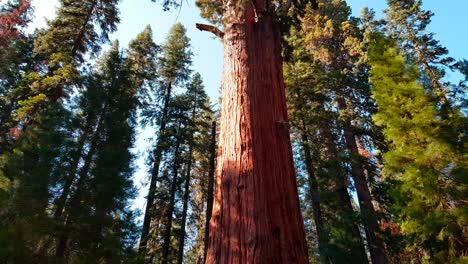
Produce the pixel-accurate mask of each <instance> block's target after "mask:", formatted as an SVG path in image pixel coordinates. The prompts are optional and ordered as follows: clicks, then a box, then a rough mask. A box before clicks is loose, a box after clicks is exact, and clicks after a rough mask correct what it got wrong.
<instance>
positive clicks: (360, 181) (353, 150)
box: [338, 98, 388, 264]
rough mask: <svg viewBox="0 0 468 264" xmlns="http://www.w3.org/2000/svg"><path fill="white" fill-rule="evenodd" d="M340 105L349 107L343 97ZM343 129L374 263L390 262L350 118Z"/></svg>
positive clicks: (343, 107) (339, 101)
mask: <svg viewBox="0 0 468 264" xmlns="http://www.w3.org/2000/svg"><path fill="white" fill-rule="evenodd" d="M338 107H339V108H340V110H345V109H346V108H347V107H346V102H345V100H344V99H343V98H338ZM343 131H344V138H345V143H346V148H347V149H348V151H349V155H350V161H351V176H352V177H353V180H354V185H355V188H356V193H357V196H358V200H359V208H360V210H361V215H362V216H363V219H364V220H365V231H366V238H367V243H368V245H369V251H370V256H371V259H372V263H374V264H385V263H388V260H387V257H386V254H385V247H384V243H383V241H382V239H380V237H379V236H378V235H376V232H377V230H378V228H379V223H378V221H377V216H376V213H375V210H374V205H373V204H372V196H371V193H370V190H369V185H368V184H367V179H366V174H365V171H364V169H363V167H362V163H361V162H360V160H359V150H358V146H357V144H356V136H355V134H354V132H353V129H352V127H351V124H350V122H349V120H346V121H345V123H344V124H343Z"/></svg>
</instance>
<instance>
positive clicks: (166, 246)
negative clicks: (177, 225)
mask: <svg viewBox="0 0 468 264" xmlns="http://www.w3.org/2000/svg"><path fill="white" fill-rule="evenodd" d="M179 131H180V123H179V125H178V128H177V134H179V133H180V132H179ZM180 137H181V135H177V143H176V146H175V150H174V164H173V168H172V182H171V190H170V191H171V193H170V194H171V197H170V198H169V208H168V210H167V214H166V228H165V230H164V236H163V237H164V242H163V248H162V251H163V253H162V257H161V259H162V261H161V263H162V264H167V263H168V260H169V254H170V251H171V233H172V214H173V213H174V204H175V193H176V191H177V175H178V171H179V167H180V164H179V161H180V159H179V156H180V144H181V138H180Z"/></svg>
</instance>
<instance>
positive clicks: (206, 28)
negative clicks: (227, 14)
mask: <svg viewBox="0 0 468 264" xmlns="http://www.w3.org/2000/svg"><path fill="white" fill-rule="evenodd" d="M195 26H196V27H197V28H198V30H200V31H208V32H211V33H213V34H214V35H215V36H217V37H219V38H221V39H222V38H223V37H224V32H223V31H221V30H219V28H217V27H215V26H212V25H206V24H199V23H196V24H195Z"/></svg>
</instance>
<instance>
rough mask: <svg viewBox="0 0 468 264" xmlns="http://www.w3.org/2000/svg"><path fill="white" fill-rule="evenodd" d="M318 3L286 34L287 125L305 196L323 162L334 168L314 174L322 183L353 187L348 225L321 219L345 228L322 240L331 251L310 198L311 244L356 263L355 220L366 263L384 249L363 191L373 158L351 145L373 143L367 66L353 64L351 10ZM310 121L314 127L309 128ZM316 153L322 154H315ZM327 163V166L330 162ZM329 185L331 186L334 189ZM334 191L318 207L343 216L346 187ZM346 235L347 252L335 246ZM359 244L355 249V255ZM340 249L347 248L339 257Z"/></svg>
mask: <svg viewBox="0 0 468 264" xmlns="http://www.w3.org/2000/svg"><path fill="white" fill-rule="evenodd" d="M319 7H320V8H319V9H318V10H313V9H312V8H310V7H309V8H307V9H306V10H305V14H304V17H303V18H302V20H301V23H300V24H299V25H298V27H299V30H300V33H297V31H296V32H294V31H293V32H292V36H291V37H290V39H289V42H290V45H291V48H292V49H293V51H292V54H290V57H291V59H292V63H291V66H288V67H289V69H288V72H287V74H288V75H289V77H288V78H290V87H288V88H289V89H291V90H290V92H291V93H290V95H291V97H292V99H291V105H290V106H291V108H292V110H291V112H292V114H293V115H294V119H296V120H295V122H294V124H293V126H295V127H296V131H297V133H298V137H299V138H300V141H301V142H300V143H299V144H300V145H302V147H303V151H304V153H303V160H304V162H305V167H306V171H307V173H308V174H309V188H311V189H310V190H309V191H311V192H312V193H311V194H310V196H311V197H313V195H317V192H318V191H317V187H316V186H314V185H316V184H314V183H315V182H316V181H317V180H316V178H317V177H319V176H320V174H321V169H320V167H323V168H324V169H327V168H328V169H327V171H328V170H330V169H331V170H334V172H333V174H331V173H329V172H328V173H329V175H327V178H329V179H328V183H327V182H326V181H324V179H322V182H321V183H322V185H327V184H328V185H329V186H330V187H331V186H334V185H336V186H342V187H343V188H345V189H346V188H347V187H348V186H350V189H352V190H355V191H356V193H357V196H358V199H359V209H360V215H361V217H362V219H363V221H362V222H361V221H359V220H358V219H357V218H355V224H354V227H353V225H352V224H351V223H346V221H345V222H342V224H341V225H343V226H342V227H341V226H340V224H338V222H339V220H338V219H336V218H335V219H334V220H332V219H328V220H329V221H332V222H333V221H335V224H331V223H330V222H329V223H328V224H329V225H331V228H329V229H330V230H329V232H332V233H334V234H338V233H337V232H336V230H333V229H339V228H345V229H343V230H342V232H341V234H344V233H346V232H348V235H349V239H334V238H333V237H331V238H329V239H331V240H333V241H335V242H334V243H335V244H333V245H332V244H331V245H330V246H331V247H332V248H335V250H337V252H334V253H332V252H330V250H328V251H329V252H328V253H326V251H327V250H326V247H324V246H323V245H324V244H326V240H327V239H328V238H327V236H330V234H326V233H325V232H324V231H323V230H324V229H325V228H324V227H322V226H321V224H320V223H321V222H323V220H320V218H322V217H319V216H320V215H322V212H320V211H322V208H319V207H320V206H319V204H318V203H317V200H318V199H319V197H317V196H316V197H315V198H314V199H311V201H312V202H313V203H315V206H314V205H313V206H312V209H313V210H314V217H315V219H314V222H315V223H319V226H316V230H317V232H318V233H321V234H317V235H318V239H319V241H318V245H319V249H320V247H321V250H320V251H321V253H322V257H325V258H329V257H332V256H331V255H336V256H335V257H338V256H340V255H341V258H342V260H341V261H344V259H346V258H348V259H349V258H357V259H355V261H358V262H359V261H366V259H367V257H366V253H365V252H364V246H363V245H362V244H361V245H359V244H360V243H362V242H360V240H361V239H360V232H359V229H358V226H360V225H363V226H364V229H365V234H366V240H367V244H368V245H369V251H370V255H371V258H372V260H373V263H386V256H385V249H384V245H383V242H382V240H381V238H380V237H379V234H378V232H379V223H378V221H377V220H378V219H377V215H376V213H375V210H374V206H373V197H372V195H371V192H370V185H371V183H373V179H372V177H373V175H372V174H371V173H369V172H371V171H372V169H373V168H372V167H373V166H374V165H373V164H372V163H371V162H369V161H368V160H366V159H363V158H362V156H361V155H360V153H359V152H360V149H359V147H358V145H359V144H358V143H360V142H362V141H361V139H362V138H364V137H366V138H371V140H367V142H366V143H367V144H370V146H371V147H372V146H375V144H376V142H375V138H374V137H375V136H376V135H375V131H374V130H375V129H374V127H375V126H374V125H373V123H372V120H370V113H372V111H374V109H375V104H374V102H373V100H372V99H371V98H370V92H369V85H368V82H367V71H368V69H367V68H368V67H367V66H366V65H365V64H363V63H361V61H362V60H363V58H364V57H365V53H364V52H363V51H362V50H361V41H362V40H361V38H362V36H361V32H360V31H359V29H358V27H357V21H356V19H355V18H351V17H350V14H351V11H350V9H349V7H348V6H347V4H346V3H345V2H344V1H319ZM304 97H305V98H304ZM311 103H312V106H313V107H314V108H312V109H310V107H308V106H307V104H311ZM334 106H336V108H335V107H334ZM327 112H328V113H327ZM314 123H315V124H314ZM316 124H320V126H318V127H316ZM320 131H321V132H320ZM314 133H315V134H314ZM314 137H316V138H317V139H314ZM311 139H312V140H314V141H315V142H316V143H315V144H314V146H320V144H322V146H321V147H320V148H316V149H315V150H312V151H311V150H310V147H309V144H310V142H309V141H310V140H311ZM359 146H362V144H360V145H359ZM324 150H326V151H324ZM312 153H314V154H315V156H316V158H315V159H316V160H320V162H319V163H318V166H317V171H315V168H314V165H313V164H312ZM321 155H323V157H322V158H319V157H320V156H321ZM320 163H321V164H320ZM332 164H334V166H335V167H334V168H333V169H332V168H331V165H332ZM330 175H335V176H336V177H337V178H336V179H332V178H330ZM348 175H349V176H348ZM323 176H324V175H323ZM348 177H351V178H352V179H353V182H354V184H353V185H352V184H348V182H349V180H348ZM320 187H322V188H324V190H325V192H330V191H332V190H333V189H334V188H333V187H332V188H330V187H328V188H327V187H325V186H320ZM335 191H339V188H338V189H336V190H335ZM340 192H341V194H339V195H338V196H336V199H337V200H336V201H335V202H338V204H336V205H333V206H332V207H329V205H328V206H327V204H326V202H325V203H324V206H325V208H326V207H329V208H334V207H336V208H337V209H338V208H341V209H343V212H342V213H344V215H346V214H350V216H352V215H353V214H354V213H353V208H352V206H351V205H352V204H353V201H351V200H350V194H349V191H347V190H342V191H340ZM314 193H315V194H314ZM340 201H342V205H341V206H339V203H340ZM319 209H320V210H319ZM346 212H348V213H346ZM329 216H330V217H332V215H329ZM343 218H344V219H346V218H350V217H345V216H344V217H343ZM351 219H352V217H351ZM336 221H337V222H336ZM350 224H351V225H350ZM345 230H347V231H345ZM320 239H322V240H323V241H320ZM353 239H355V242H356V243H357V244H356V245H355V246H356V249H355V250H351V251H348V249H349V248H350V247H352V246H351V245H350V244H346V243H345V244H341V245H340V243H343V241H353ZM359 251H361V254H356V253H357V252H359ZM347 254H351V255H348V257H346V255H347ZM353 255H354V256H353ZM359 256H360V257H359ZM359 258H360V260H359Z"/></svg>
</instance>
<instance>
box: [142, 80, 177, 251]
mask: <svg viewBox="0 0 468 264" xmlns="http://www.w3.org/2000/svg"><path fill="white" fill-rule="evenodd" d="M171 93H172V82H169V83H168V85H167V88H166V96H165V98H164V108H163V113H162V116H161V124H160V125H159V133H158V142H157V143H156V148H155V149H154V153H153V158H154V161H153V168H152V171H151V180H150V186H149V190H148V195H147V198H146V199H147V200H146V209H145V216H144V218H143V227H142V229H141V238H140V244H139V246H138V250H139V251H140V252H141V253H143V254H144V253H145V252H146V250H147V248H146V247H147V245H148V238H149V237H148V235H149V232H150V226H151V220H152V218H153V204H154V198H155V195H156V185H157V183H158V175H159V166H160V164H161V158H162V142H163V141H164V137H165V136H164V134H165V131H166V124H167V115H168V113H169V106H170V100H171Z"/></svg>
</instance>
